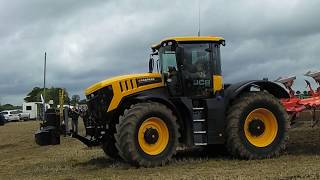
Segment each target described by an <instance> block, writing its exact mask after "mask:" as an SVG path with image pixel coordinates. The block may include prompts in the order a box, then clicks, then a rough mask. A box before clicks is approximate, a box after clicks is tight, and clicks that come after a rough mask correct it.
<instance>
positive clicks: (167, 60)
mask: <svg viewBox="0 0 320 180" xmlns="http://www.w3.org/2000/svg"><path fill="white" fill-rule="evenodd" d="M159 59H160V71H161V73H168V72H169V70H170V69H172V70H173V69H175V70H177V60H176V52H175V51H172V49H171V46H165V47H161V48H160V49H159Z"/></svg>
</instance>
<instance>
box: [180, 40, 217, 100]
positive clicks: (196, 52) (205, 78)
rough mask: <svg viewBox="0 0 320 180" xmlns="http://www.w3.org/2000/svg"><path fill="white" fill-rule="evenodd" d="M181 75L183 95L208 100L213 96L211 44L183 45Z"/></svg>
mask: <svg viewBox="0 0 320 180" xmlns="http://www.w3.org/2000/svg"><path fill="white" fill-rule="evenodd" d="M179 46H181V47H182V49H183V55H182V56H181V58H182V61H181V68H180V69H181V73H182V83H183V89H184V95H185V96H188V97H203V98H208V97H211V96H212V95H213V74H214V72H213V69H214V68H213V62H212V53H213V51H212V44H211V43H183V44H179Z"/></svg>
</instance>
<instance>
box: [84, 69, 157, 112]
mask: <svg viewBox="0 0 320 180" xmlns="http://www.w3.org/2000/svg"><path fill="white" fill-rule="evenodd" d="M142 78H161V75H160V74H159V73H143V74H131V75H123V76H116V77H113V78H110V79H106V80H104V81H101V82H98V83H96V84H93V85H92V86H90V87H88V88H87V89H86V90H85V95H89V94H91V93H93V92H95V91H97V90H99V89H101V88H104V87H107V86H110V85H111V86H112V89H113V98H112V100H111V103H110V105H109V107H106V108H108V112H109V111H112V110H114V109H116V108H117V107H118V105H119V103H120V101H121V100H122V98H123V97H125V96H128V95H131V94H134V93H137V92H140V91H145V90H148V89H153V88H157V87H162V86H163V82H159V83H153V84H147V85H143V86H138V85H137V83H136V80H137V79H142ZM128 81H131V82H132V86H131V83H127V86H128V87H127V88H126V82H128ZM120 84H121V86H122V88H123V89H122V91H121V87H120Z"/></svg>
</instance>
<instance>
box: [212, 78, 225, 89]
mask: <svg viewBox="0 0 320 180" xmlns="http://www.w3.org/2000/svg"><path fill="white" fill-rule="evenodd" d="M222 89H223V78H222V76H221V75H213V93H216V92H217V91H221V90H222Z"/></svg>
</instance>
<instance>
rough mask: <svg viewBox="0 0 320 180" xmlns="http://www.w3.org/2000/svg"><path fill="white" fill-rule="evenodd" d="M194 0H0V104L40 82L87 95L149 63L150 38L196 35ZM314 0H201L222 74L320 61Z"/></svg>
mask: <svg viewBox="0 0 320 180" xmlns="http://www.w3.org/2000/svg"><path fill="white" fill-rule="evenodd" d="M197 2H198V1H197V0H189V1H186V0H180V1H178V0H176V1H175V0H152V1H150V0H144V1H142V0H141V1H139V0H135V1H133V0H113V1H102V0H101V1H98V0H91V1H87V0H60V1H59V0H56V1H49V0H47V1H45V0H27V1H18V0H10V1H5V0H0V43H1V45H0V62H1V69H0V103H1V104H5V103H12V104H16V105H21V104H22V102H23V98H24V97H25V95H26V94H27V93H28V92H29V91H31V89H32V88H33V87H35V86H40V87H41V86H42V83H43V59H44V52H45V51H46V52H47V53H48V59H47V61H48V62H47V86H49V87H51V86H54V87H66V88H67V90H68V91H69V93H70V94H71V95H72V94H79V95H81V96H82V97H84V96H83V94H84V93H83V90H84V89H85V88H86V87H87V86H89V85H90V84H92V83H95V82H97V81H100V80H103V79H106V78H109V77H111V76H115V75H120V74H128V73H137V72H146V71H147V69H148V68H147V67H148V66H147V62H148V56H149V52H150V46H151V45H152V44H155V43H157V42H159V41H160V40H161V39H163V38H165V37H167V36H186V35H196V34H197V31H198V3H197ZM319 7H320V1H319V0H281V1H279V0H265V1H256V0H238V1H232V0H201V3H200V9H201V13H200V14H201V34H202V35H219V36H222V37H224V38H225V39H226V44H227V46H226V47H223V48H222V69H223V75H224V78H225V82H231V83H232V82H236V81H240V80H246V79H262V78H263V77H269V79H271V80H274V79H276V78H277V77H279V76H283V75H299V76H298V80H297V81H296V88H297V89H301V90H304V88H305V85H304V84H303V83H304V82H303V78H305V77H303V76H301V75H303V74H304V73H305V72H307V71H308V70H320V63H319V62H320V61H319V60H320V59H319V58H320V23H319V18H320V11H319Z"/></svg>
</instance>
